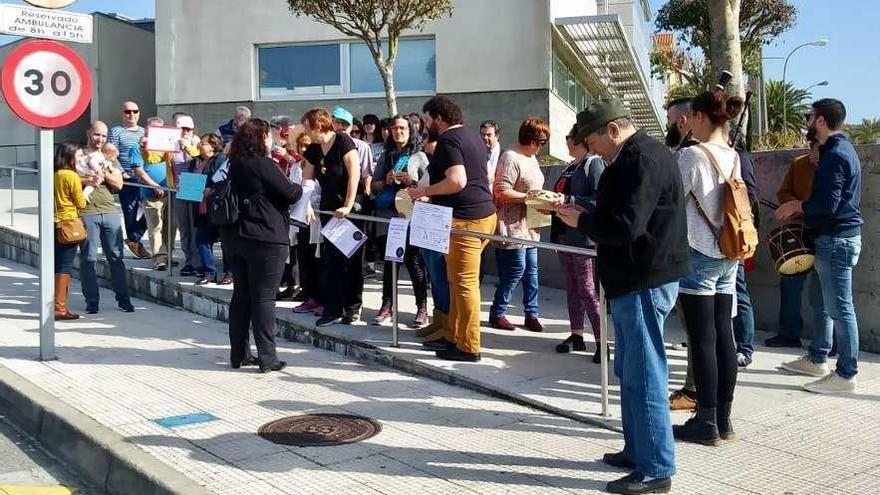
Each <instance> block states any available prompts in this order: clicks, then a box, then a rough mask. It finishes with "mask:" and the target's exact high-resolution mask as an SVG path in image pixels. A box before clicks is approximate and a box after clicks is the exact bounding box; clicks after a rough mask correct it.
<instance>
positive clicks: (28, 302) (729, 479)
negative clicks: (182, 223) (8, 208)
mask: <svg viewBox="0 0 880 495" xmlns="http://www.w3.org/2000/svg"><path fill="white" fill-rule="evenodd" d="M78 290H79V289H78V286H74V288H73V292H74V294H73V296H72V299H73V301H74V305H73V306H74V309H81V308H80V306H81V296H80V295H79V294H78ZM35 297H38V288H37V287H36V277H35V272H34V270H33V269H31V268H28V267H24V266H22V265H18V264H14V263H11V262H8V261H2V260H0V328H2V330H0V364H2V365H3V366H6V367H8V368H10V369H11V370H13V371H15V372H16V373H18V374H20V375H22V376H23V377H25V378H27V379H28V380H30V381H32V382H33V383H34V384H36V385H38V386H39V387H41V388H43V389H45V390H47V391H48V392H50V393H52V394H53V395H55V396H57V397H59V398H60V399H62V400H63V401H65V402H66V403H68V404H70V405H71V406H73V407H74V408H76V409H78V410H80V411H82V412H83V413H85V414H87V415H89V416H91V417H92V418H94V419H96V420H98V421H99V422H101V423H103V424H104V425H106V426H107V427H109V428H111V429H113V430H114V431H116V432H117V433H119V434H121V435H123V436H124V437H126V438H127V439H128V440H129V441H131V442H132V443H134V444H136V445H138V446H140V447H141V448H143V449H144V450H145V451H147V452H149V453H150V454H152V455H154V456H155V457H156V458H157V459H159V460H161V461H163V462H165V463H167V464H168V465H170V466H172V467H173V468H175V469H177V470H179V471H180V472H182V473H184V474H185V475H187V476H189V477H190V478H192V479H193V480H195V481H197V482H198V483H200V484H203V485H205V486H206V487H207V488H208V489H209V490H210V491H212V492H214V493H217V494H226V493H229V494H233V493H234V494H240V493H255V494H267V495H270V494H283V493H291V494H293V493H295V494H326V493H334V494H335V493H340V494H342V493H345V494H349V493H351V494H359V493H365V494H376V493H387V494H413V493H419V494H421V493H425V494H438V495H439V494H444V495H445V494H465V493H468V494H470V493H486V494H489V493H513V494H525V493H597V492H598V491H599V490H601V488H602V487H603V486H604V483H605V482H606V481H607V480H609V479H612V478H615V477H618V476H620V474H621V473H620V472H618V471H616V470H613V469H610V468H608V467H606V466H603V465H602V464H600V463H598V462H596V459H598V458H599V457H600V456H601V454H602V453H603V452H606V451H609V450H613V449H618V448H620V447H621V442H622V439H621V436H620V435H619V434H616V433H614V432H611V431H608V430H604V429H597V428H593V427H589V426H586V425H584V424H581V423H576V422H573V421H570V420H567V419H563V418H560V417H557V416H553V415H549V414H545V413H541V412H537V411H534V410H531V409H528V408H524V407H520V406H517V405H513V404H510V403H507V402H504V401H501V400H498V399H492V398H489V397H486V396H483V395H480V394H477V393H474V392H470V391H467V390H464V389H461V388H457V387H452V386H448V385H445V384H441V383H438V382H434V381H430V380H426V379H422V378H416V377H412V376H408V375H404V374H401V373H398V372H395V371H390V370H387V369H383V368H377V367H372V366H366V365H363V364H359V363H356V362H353V361H350V360H349V359H347V358H344V357H341V356H340V355H338V354H334V353H330V352H325V351H321V350H316V349H314V348H310V347H306V346H301V345H294V344H289V343H285V342H281V341H279V344H280V345H279V352H280V353H281V356H282V358H283V359H286V360H287V361H288V362H289V363H290V367H288V368H287V369H286V370H285V371H283V372H281V373H273V374H268V375H260V374H258V373H255V372H254V371H250V370H249V371H241V372H239V371H233V370H230V369H229V368H228V367H227V363H226V355H227V350H226V336H225V331H226V329H225V326H224V325H223V324H220V323H218V322H215V321H206V320H205V319H203V318H200V317H197V316H194V315H192V314H190V313H185V312H181V311H178V310H175V309H171V308H168V307H164V306H159V305H155V304H151V303H146V302H143V301H136V302H135V305H136V306H137V308H138V311H137V313H135V314H134V315H131V314H125V313H120V312H117V311H115V310H111V309H107V310H105V312H103V313H101V314H99V315H94V316H87V317H85V318H83V319H82V320H78V321H74V322H59V323H58V324H57V338H58V354H59V357H60V360H59V361H55V362H48V363H39V362H37V361H35V360H34V359H35V357H36V355H37V350H36V345H37V334H36V320H35V316H36V310H37V307H36V303H35V299H34V298H35ZM102 299H103V300H105V301H112V294H111V293H109V292H108V291H106V290H103V289H102ZM760 376H761V375H760V374H756V378H758V377H760ZM793 389H794V387H787V388H784V389H781V388H780V389H776V388H774V389H772V390H774V392H773V393H776V394H780V395H783V394H784V395H787V396H788V397H789V399H788V400H786V401H782V402H779V403H776V404H774V405H771V406H767V407H762V408H759V409H758V410H756V412H753V413H750V414H745V415H742V416H741V418H740V419H739V420H738V421H737V422H736V426H737V429H738V432H739V434H740V437H741V440H739V441H737V442H734V443H730V444H726V445H724V446H722V447H718V448H709V447H701V446H693V445H679V446H678V447H677V453H678V467H679V475H678V476H676V478H675V482H674V483H675V490H674V493H701V494H728V493H730V494H745V493H759V494H820V493H821V494H826V493H829V494H830V493H835V494H873V493H878V492H880V409H878V408H877V407H876V401H877V400H878V398H880V381H878V380H876V379H870V378H866V379H864V380H863V381H862V384H861V392H862V393H861V394H860V395H858V396H857V397H847V398H843V397H820V396H811V395H807V394H801V393H800V392H796V391H795V390H793ZM741 395H742V394H741ZM745 396H746V397H748V395H745ZM745 400H750V399H746V398H743V399H739V401H745ZM316 411H320V412H346V413H353V414H363V415H367V416H370V417H373V418H376V419H377V420H379V421H380V422H381V423H382V425H383V430H382V432H381V433H380V434H379V435H378V436H376V437H374V438H372V439H370V440H368V441H365V442H363V443H360V444H355V445H350V446H339V447H315V448H293V447H285V446H278V445H274V444H271V443H268V442H266V441H264V440H262V439H260V438H258V437H257V436H256V435H255V431H256V430H257V428H258V427H259V426H260V425H262V424H264V423H266V422H269V421H271V420H274V419H277V418H280V417H284V416H288V415H294V414H300V413H305V412H316ZM192 412H208V413H211V414H214V415H215V416H217V417H218V418H219V420H218V421H214V422H210V423H204V424H199V425H191V426H186V427H182V428H175V429H167V428H163V427H161V426H159V425H157V424H156V423H154V422H153V420H155V419H157V418H161V417H167V416H173V415H180V414H186V413H192Z"/></svg>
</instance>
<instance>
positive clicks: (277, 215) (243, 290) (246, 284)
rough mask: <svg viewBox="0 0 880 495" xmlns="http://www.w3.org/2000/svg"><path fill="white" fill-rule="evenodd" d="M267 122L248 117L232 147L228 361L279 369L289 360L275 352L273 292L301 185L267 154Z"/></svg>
mask: <svg viewBox="0 0 880 495" xmlns="http://www.w3.org/2000/svg"><path fill="white" fill-rule="evenodd" d="M268 143H269V124H267V123H266V122H265V121H263V120H260V119H251V120H249V121H247V123H245V124H244V125H243V126H242V127H241V128H240V129H239V131H238V133H237V134H236V135H235V138H234V139H233V140H232V146H231V148H230V152H229V156H230V164H229V181H230V184H231V186H232V192H233V193H234V194H235V195H236V196H237V197H238V208H239V218H238V222H237V223H235V224H234V225H232V226H230V227H228V228H227V232H226V233H225V234H226V235H225V237H224V241H225V240H228V241H229V243H228V244H229V246H228V248H229V251H230V253H231V257H232V276H233V281H234V284H235V285H234V288H233V292H232V302H231V303H230V305H229V340H230V344H231V347H232V349H231V354H230V364H231V366H232V367H233V368H239V367H240V366H242V365H249V364H259V366H260V371H261V372H263V373H266V372H268V371H278V370H281V369H282V368H284V367H285V366H286V365H287V363H285V362H284V361H279V360H278V357H277V355H276V353H275V333H274V328H275V293H276V292H277V290H278V284H279V283H280V282H281V275H282V272H283V270H284V262H285V260H286V259H287V255H288V250H289V242H290V241H289V238H288V216H289V213H288V211H289V209H290V205H292V204H293V203H295V202H296V201H297V200H298V199H299V198H300V196H302V188H301V187H300V186H299V185H297V184H294V183H292V182H291V181H290V180H288V178H287V177H285V176H284V174H282V173H281V171H280V170H279V169H278V167H277V166H276V165H275V162H273V161H272V160H271V159H270V158H269V157H268ZM251 325H252V326H253V332H254V341H255V342H256V344H257V353H258V362H257V363H255V362H253V360H252V358H249V357H248V327H250V326H251Z"/></svg>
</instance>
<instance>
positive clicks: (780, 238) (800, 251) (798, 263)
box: [767, 223, 816, 275]
mask: <svg viewBox="0 0 880 495" xmlns="http://www.w3.org/2000/svg"><path fill="white" fill-rule="evenodd" d="M767 247H768V248H769V249H770V258H771V259H772V260H773V262H774V263H775V264H776V271H777V272H779V273H780V274H782V275H797V274H799V273H804V272H806V271H808V270H810V269H811V268H813V263H814V262H815V261H816V256H815V251H814V250H813V245H812V243H811V242H809V241H808V240H807V238H806V236H805V235H804V226H803V225H800V224H796V223H791V224H786V225H781V226H779V227H777V228H775V229H773V231H772V232H770V239H769V240H768V242H767Z"/></svg>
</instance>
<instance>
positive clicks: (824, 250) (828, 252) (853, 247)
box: [810, 235, 862, 378]
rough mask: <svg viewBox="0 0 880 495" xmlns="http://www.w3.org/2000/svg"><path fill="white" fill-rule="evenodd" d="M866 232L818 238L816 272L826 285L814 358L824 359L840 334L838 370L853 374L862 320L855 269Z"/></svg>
mask: <svg viewBox="0 0 880 495" xmlns="http://www.w3.org/2000/svg"><path fill="white" fill-rule="evenodd" d="M861 250H862V236H861V235H857V236H854V237H831V236H820V237H819V238H817V239H816V265H815V269H816V275H818V277H819V284H820V285H821V286H822V300H823V302H824V304H823V306H822V313H823V316H824V318H823V320H822V321H821V323H820V324H818V325H817V326H816V328H815V330H814V331H815V333H814V335H813V343H812V344H810V360H811V361H812V362H814V363H824V362H825V361H826V360H827V359H828V352H829V351H830V350H831V339H832V337H833V336H834V335H835V334H836V338H837V351H838V353H839V356H838V358H837V370H836V371H837V374H838V375H840V376H841V377H843V378H852V377H854V376H855V375H856V373H858V360H859V323H858V320H856V310H855V307H854V306H853V295H852V270H853V267H855V266H856V264H858V262H859V253H860V252H861Z"/></svg>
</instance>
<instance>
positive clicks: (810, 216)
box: [803, 134, 865, 237]
mask: <svg viewBox="0 0 880 495" xmlns="http://www.w3.org/2000/svg"><path fill="white" fill-rule="evenodd" d="M861 199H862V163H861V161H859V155H858V154H857V153H856V149H855V148H854V147H853V145H852V143H850V142H849V140H848V139H847V138H846V136H844V135H843V134H832V135H831V136H830V137H829V138H828V140H827V141H825V144H823V145H821V146H819V165H818V166H817V167H816V176H815V177H814V178H813V188H812V190H811V192H810V199H808V200H807V201H805V202H804V204H803V210H804V222H805V223H806V225H807V227H809V228H810V229H812V230H813V231H814V232H815V233H816V234H818V235H830V236H836V237H852V236H855V235H858V234H860V233H861V225H862V224H863V223H865V221H864V220H863V219H862V212H861V210H860V207H859V204H860V203H861Z"/></svg>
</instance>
